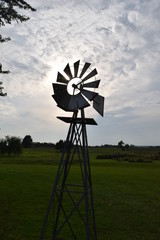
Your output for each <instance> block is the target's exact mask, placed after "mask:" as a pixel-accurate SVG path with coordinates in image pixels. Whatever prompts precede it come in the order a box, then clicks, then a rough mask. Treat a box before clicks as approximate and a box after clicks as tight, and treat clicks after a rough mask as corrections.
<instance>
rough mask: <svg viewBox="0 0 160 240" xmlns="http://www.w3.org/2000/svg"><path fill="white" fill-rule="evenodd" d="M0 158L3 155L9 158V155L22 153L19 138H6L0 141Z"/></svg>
mask: <svg viewBox="0 0 160 240" xmlns="http://www.w3.org/2000/svg"><path fill="white" fill-rule="evenodd" d="M0 152H1V156H3V155H4V154H5V153H7V154H8V156H10V155H11V154H15V155H19V154H21V153H22V142H21V139H20V138H19V137H10V136H6V137H5V139H1V140H0Z"/></svg>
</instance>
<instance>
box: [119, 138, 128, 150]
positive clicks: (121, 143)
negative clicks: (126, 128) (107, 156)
mask: <svg viewBox="0 0 160 240" xmlns="http://www.w3.org/2000/svg"><path fill="white" fill-rule="evenodd" d="M118 148H120V149H121V150H122V151H125V150H129V144H125V143H124V142H123V141H122V140H121V141H120V142H118Z"/></svg>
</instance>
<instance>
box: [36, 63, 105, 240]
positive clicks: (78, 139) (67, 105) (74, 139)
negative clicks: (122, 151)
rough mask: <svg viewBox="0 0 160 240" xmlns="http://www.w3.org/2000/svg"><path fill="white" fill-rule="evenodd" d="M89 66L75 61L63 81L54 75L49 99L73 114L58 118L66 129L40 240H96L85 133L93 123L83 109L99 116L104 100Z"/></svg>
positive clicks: (66, 69)
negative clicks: (98, 91) (65, 124)
mask: <svg viewBox="0 0 160 240" xmlns="http://www.w3.org/2000/svg"><path fill="white" fill-rule="evenodd" d="M90 65H91V64H90V63H87V62H86V63H85V64H84V65H83V67H82V68H81V65H80V61H77V62H75V63H74V65H73V71H72V69H71V68H70V66H69V64H67V65H66V67H65V69H64V73H65V75H66V77H65V76H64V75H62V74H61V73H60V72H58V75H57V83H53V89H54V94H53V95H52V97H53V98H54V100H55V101H56V103H57V106H58V107H60V108H61V109H63V110H65V111H67V112H68V111H69V112H73V116H72V117H58V118H59V119H60V120H62V121H64V122H65V123H69V124H70V127H69V130H68V134H67V138H66V142H65V147H64V149H63V153H62V157H61V161H60V164H59V168H58V171H57V175H56V178H55V182H54V186H53V190H52V194H51V197H50V201H49V205H48V209H47V213H46V217H45V221H44V224H43V228H42V232H41V236H40V240H43V239H52V240H53V239H54V240H58V239H59V240H60V239H76V240H77V239H87V240H92V239H93V240H96V239H97V233H96V224H95V215H94V205H93V192H92V181H91V170H90V160H89V152H88V141H87V132H86V125H87V124H89V125H97V123H96V122H95V120H94V119H92V118H85V113H84V108H86V107H88V106H90V104H91V102H93V108H94V109H95V110H96V111H97V112H98V113H99V114H100V115H101V116H103V110H104V97H103V96H101V95H99V94H98V93H97V92H96V91H95V89H97V88H98V86H99V83H100V80H96V79H95V76H96V75H97V70H96V69H94V70H92V71H91V70H90V68H89V67H90ZM80 68H81V69H80ZM78 114H80V117H78ZM75 166H76V167H75Z"/></svg>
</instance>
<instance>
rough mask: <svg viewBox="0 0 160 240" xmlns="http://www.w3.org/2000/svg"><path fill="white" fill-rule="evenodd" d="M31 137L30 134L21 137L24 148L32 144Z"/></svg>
mask: <svg viewBox="0 0 160 240" xmlns="http://www.w3.org/2000/svg"><path fill="white" fill-rule="evenodd" d="M32 142H33V140H32V138H31V136H30V135H26V136H25V137H24V138H23V141H22V145H23V147H24V148H30V147H31V146H32Z"/></svg>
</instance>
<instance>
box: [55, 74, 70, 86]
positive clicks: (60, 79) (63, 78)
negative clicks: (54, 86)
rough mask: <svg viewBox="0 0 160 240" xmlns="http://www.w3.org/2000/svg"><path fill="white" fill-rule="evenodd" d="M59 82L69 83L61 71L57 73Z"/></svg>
mask: <svg viewBox="0 0 160 240" xmlns="http://www.w3.org/2000/svg"><path fill="white" fill-rule="evenodd" d="M57 82H61V83H66V84H67V83H68V80H67V79H66V78H65V77H64V76H63V75H62V74H61V73H60V72H58V74H57Z"/></svg>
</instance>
